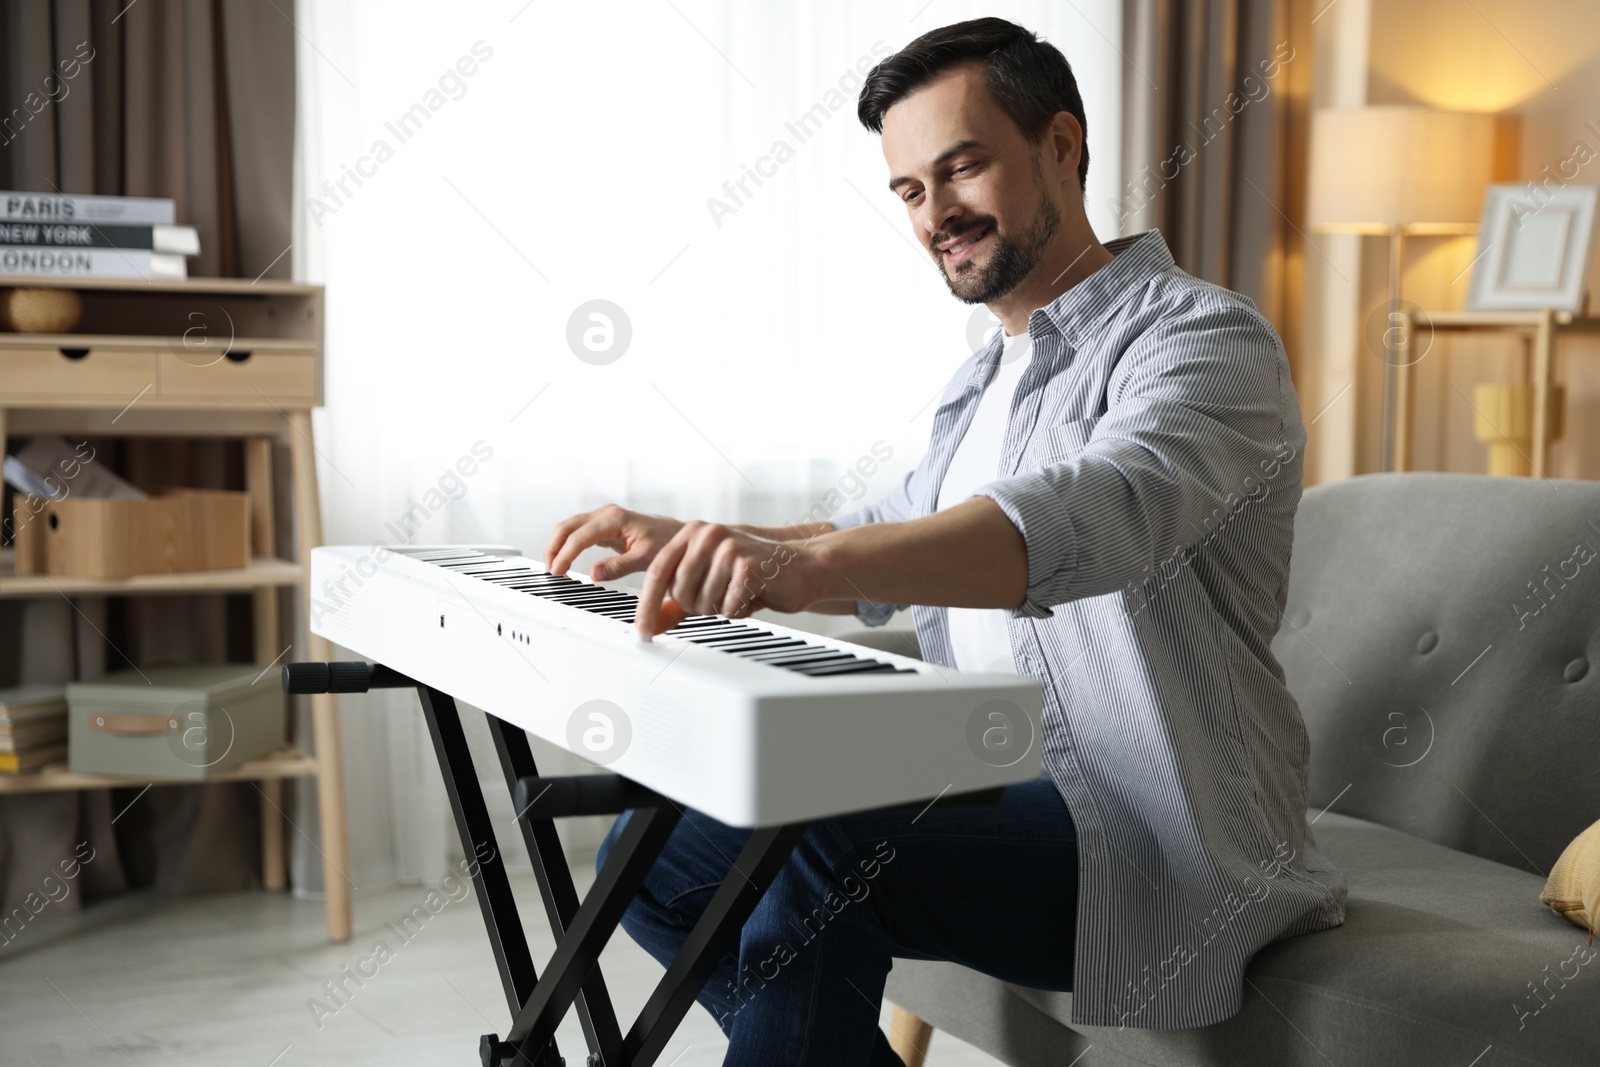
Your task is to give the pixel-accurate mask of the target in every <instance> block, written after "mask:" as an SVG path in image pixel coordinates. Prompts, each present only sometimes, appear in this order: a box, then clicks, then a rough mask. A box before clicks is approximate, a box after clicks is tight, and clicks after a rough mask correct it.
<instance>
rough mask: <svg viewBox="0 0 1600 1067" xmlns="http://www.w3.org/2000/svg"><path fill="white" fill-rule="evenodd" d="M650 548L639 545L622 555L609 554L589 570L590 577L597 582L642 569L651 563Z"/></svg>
mask: <svg viewBox="0 0 1600 1067" xmlns="http://www.w3.org/2000/svg"><path fill="white" fill-rule="evenodd" d="M650 560H651V556H650V550H649V548H648V547H646V546H643V545H641V546H639V547H637V548H635V549H633V550H632V551H631V552H624V553H622V554H621V555H620V556H608V557H607V558H605V559H603V560H601V561H600V562H599V563H596V564H595V565H594V569H593V570H591V571H590V572H589V577H590V578H592V579H594V580H595V581H597V582H604V581H609V580H611V579H612V578H621V577H622V576H623V575H625V574H632V573H633V572H634V571H642V570H644V569H645V568H646V567H648V566H649V565H650Z"/></svg>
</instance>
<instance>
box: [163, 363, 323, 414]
mask: <svg viewBox="0 0 1600 1067" xmlns="http://www.w3.org/2000/svg"><path fill="white" fill-rule="evenodd" d="M160 368H161V395H163V396H171V397H218V398H227V399H239V400H252V401H255V402H256V403H264V400H263V397H265V398H266V400H271V401H273V402H274V403H282V402H285V401H287V402H290V403H294V404H301V405H303V404H310V403H314V402H315V401H316V394H317V357H316V356H315V355H313V354H312V353H310V352H283V351H260V352H256V351H248V352H230V353H229V354H228V355H227V356H226V357H225V358H223V359H219V360H217V361H216V362H214V363H207V364H200V363H195V362H190V361H188V360H185V359H183V358H182V357H180V356H178V355H177V354H176V353H173V352H162V353H160Z"/></svg>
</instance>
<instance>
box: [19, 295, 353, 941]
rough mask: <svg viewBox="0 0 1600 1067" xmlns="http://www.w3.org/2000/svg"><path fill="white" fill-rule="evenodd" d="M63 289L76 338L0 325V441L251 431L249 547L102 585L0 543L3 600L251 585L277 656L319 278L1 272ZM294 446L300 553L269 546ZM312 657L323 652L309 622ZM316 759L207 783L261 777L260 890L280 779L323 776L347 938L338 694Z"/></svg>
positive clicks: (310, 487)
mask: <svg viewBox="0 0 1600 1067" xmlns="http://www.w3.org/2000/svg"><path fill="white" fill-rule="evenodd" d="M12 287H17V288H35V289H37V288H71V289H75V290H77V291H78V293H79V295H80V297H81V298H82V300H83V305H84V314H83V318H82V320H81V321H80V323H79V324H78V328H77V329H76V330H75V331H74V332H73V333H70V334H0V446H3V445H4V443H5V440H6V437H7V435H8V434H10V435H19V436H20V435H27V434H35V433H59V434H64V435H68V436H100V437H133V436H159V437H224V438H236V439H240V440H242V441H243V442H244V454H245V489H246V491H247V492H248V493H249V494H250V515H251V541H252V556H253V557H254V558H253V559H252V561H251V563H250V565H249V566H247V567H243V568H240V569H237V570H224V571H204V572H195V573H189V574H151V575H141V576H138V577H134V578H128V579H125V580H120V581H104V580H99V579H90V578H77V577H68V576H64V575H63V576H56V575H40V574H31V575H18V574H16V573H15V568H14V566H13V565H12V561H11V559H10V558H9V557H10V553H9V552H6V553H0V599H6V598H10V599H16V598H23V597H31V598H41V597H55V596H62V597H66V598H68V599H69V600H70V599H72V598H75V597H116V596H148V595H162V594H172V595H176V594H195V593H205V592H214V593H240V592H245V593H249V594H250V595H251V597H252V605H253V611H252V616H253V622H254V632H255V657H256V659H257V661H258V662H260V663H271V662H274V661H275V660H278V659H279V658H280V656H281V654H282V649H281V648H280V647H279V646H278V640H279V633H280V625H279V624H280V620H279V611H278V594H279V591H280V590H281V589H283V588H285V587H293V588H297V589H298V590H299V592H300V595H301V602H302V604H305V603H306V602H307V601H306V597H307V596H308V595H309V591H308V590H307V589H306V579H307V576H308V575H309V574H310V569H311V568H310V560H311V549H312V548H313V547H315V546H316V545H318V544H320V543H321V540H322V517H321V509H320V506H319V503H318V498H317V472H316V455H315V446H314V444H313V442H312V431H311V409H312V408H314V407H316V406H318V405H320V404H321V403H322V337H323V325H322V322H323V319H322V307H323V292H322V288H321V287H320V286H312V285H300V284H297V283H292V282H282V281H256V282H251V281H246V280H242V279H234V278H191V279H188V280H184V281H150V282H141V281H127V280H122V279H81V278H79V279H52V278H33V277H17V276H5V275H0V289H4V288H12ZM278 443H282V444H285V445H287V447H288V452H289V458H290V482H291V486H292V494H291V499H292V502H293V516H292V519H293V529H294V539H295V557H296V558H295V559H293V560H289V559H283V558H281V557H280V556H279V554H278V546H277V543H276V536H275V529H276V527H275V522H274V508H275V505H274V495H273V479H272V466H273V446H274V445H275V444H278ZM304 640H305V652H304V654H305V656H306V658H309V659H313V660H327V659H332V658H333V655H332V651H333V650H332V648H331V646H330V645H329V644H328V642H327V641H325V640H324V639H322V638H320V637H317V636H316V635H314V634H310V633H306V634H304ZM311 710H312V719H313V723H314V735H315V742H316V754H315V755H314V756H311V755H307V754H305V753H303V752H299V751H297V750H295V749H294V748H284V749H282V750H280V751H278V752H275V753H273V754H271V755H269V756H267V757H264V758H261V759H256V760H251V761H249V762H247V763H244V764H241V765H240V766H239V767H236V768H234V769H232V770H230V771H227V772H225V773H222V774H219V775H214V776H212V777H211V778H208V779H207V780H208V781H255V782H257V783H258V785H259V788H260V790H261V796H262V804H261V830H262V833H261V841H262V871H263V880H264V883H265V885H266V888H268V889H272V890H281V889H283V888H285V887H286V886H287V884H288V877H287V869H286V863H285V850H284V817H283V782H284V780H285V779H287V778H301V777H314V778H316V779H317V790H318V809H319V812H320V817H321V829H322V848H321V852H322V855H323V872H324V884H325V886H326V908H327V926H328V937H329V940H332V941H346V940H349V938H350V934H351V909H350V888H351V887H350V885H349V883H348V882H347V881H346V880H345V876H344V874H343V873H342V872H343V871H344V870H346V869H347V868H348V867H349V860H348V854H349V844H348V832H347V829H346V820H345V794H344V772H343V757H342V750H341V743H340V733H339V720H338V704H337V698H336V697H334V696H331V695H327V694H322V695H318V696H314V697H312V698H311ZM160 784H163V783H161V782H149V781H146V780H144V779H124V778H118V777H113V776H106V775H88V774H75V773H73V772H72V771H70V770H69V769H68V768H67V767H66V766H65V765H64V764H58V765H52V766H47V767H44V768H42V769H40V770H38V771H35V772H32V773H29V774H21V775H0V795H3V794H6V793H27V792H43V791H49V790H65V789H98V788H106V787H110V786H142V785H160Z"/></svg>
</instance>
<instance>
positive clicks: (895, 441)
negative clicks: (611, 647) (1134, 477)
mask: <svg viewBox="0 0 1600 1067" xmlns="http://www.w3.org/2000/svg"><path fill="white" fill-rule="evenodd" d="M990 14H993V15H1000V16H1002V17H1005V18H1010V19H1012V20H1013V21H1016V22H1019V23H1021V24H1023V25H1025V26H1028V27H1029V28H1031V29H1034V30H1036V31H1038V32H1039V33H1040V34H1042V35H1043V36H1044V37H1046V38H1047V39H1049V40H1050V41H1051V42H1053V43H1054V44H1055V45H1056V46H1057V47H1059V48H1060V49H1061V50H1062V51H1063V52H1064V53H1065V54H1066V56H1067V58H1068V59H1069V60H1070V61H1071V62H1072V64H1073V68H1074V71H1075V73H1076V74H1077V77H1078V80H1079V84H1080V87H1081V89H1082V91H1083V95H1084V98H1085V101H1086V106H1087V108H1088V127H1089V146H1090V154H1091V176H1090V180H1089V184H1090V189H1089V192H1090V203H1091V205H1104V204H1107V203H1108V202H1110V201H1111V200H1112V199H1113V197H1114V194H1115V193H1116V191H1117V189H1118V188H1119V185H1120V175H1119V174H1118V173H1117V159H1118V155H1119V151H1118V133H1117V131H1118V127H1119V126H1120V123H1121V116H1120V113H1119V104H1118V101H1119V98H1120V81H1119V78H1120V74H1119V68H1120V57H1119V54H1118V48H1119V45H1120V4H1119V3H1118V2H1117V0H1079V2H1078V3H1075V4H1061V3H1054V2H1044V0H1036V2H1016V3H988V4H981V5H978V4H967V3H955V2H944V0H934V2H931V3H928V2H925V0H909V2H904V3H876V4H871V5H865V4H859V3H848V2H845V0H828V2H817V3H809V4H789V3H762V4H736V3H716V2H711V0H671V2H667V0H638V2H636V3H611V4H581V5H579V4H574V5H557V4H546V3H542V2H533V3H528V2H526V0H506V2H505V3H484V4H452V5H443V4H437V3H423V2H417V0H413V2H405V3H393V2H384V3H378V2H376V0H371V2H354V3H339V4H331V3H314V2H312V0H300V2H299V3H298V5H297V8H296V24H297V29H298V32H299V35H300V40H301V48H300V50H299V60H298V63H299V89H300V97H299V123H298V130H299V158H298V161H297V171H298V186H299V190H298V196H297V205H296V212H297V214H296V220H295V222H296V239H295V243H294V246H293V255H294V257H295V264H296V268H295V274H296V276H297V277H300V278H305V279H307V280H311V281H317V282H322V283H325V284H326V285H327V287H328V297H327V323H326V329H327V354H328V359H327V395H326V402H327V406H326V408H325V409H324V410H322V411H321V412H319V413H318V416H317V419H316V431H317V434H318V438H317V442H318V450H319V454H320V457H321V461H320V468H319V475H320V478H321V485H322V496H323V516H324V525H325V539H326V540H327V541H328V542H329V543H359V544H370V543H372V542H373V541H376V540H380V539H381V540H383V541H386V542H389V543H397V542H399V541H401V540H411V541H412V542H413V543H429V542H495V543H509V544H514V545H517V546H520V547H521V548H522V549H523V550H524V551H526V552H528V553H530V554H533V555H538V554H540V553H541V552H542V551H543V547H544V542H545V539H546V537H547V536H548V533H549V530H550V527H551V525H552V524H553V523H554V522H555V521H557V520H558V519H560V518H561V517H563V516H565V515H568V514H571V513H572V512H574V511H578V510H582V509H587V508H590V507H593V506H596V505H598V504H600V503H603V502H606V501H613V500H614V501H618V502H621V503H624V504H627V505H629V506H632V507H638V508H642V509H645V510H651V511H662V512H666V513H669V514H674V515H678V516H680V517H700V518H708V519H714V520H720V521H737V522H772V523H777V522H790V521H795V520H797V519H799V518H800V517H801V516H802V515H805V514H806V513H807V512H810V511H811V510H812V509H813V508H815V507H817V506H818V505H821V506H823V507H824V509H825V513H836V512H838V511H841V510H845V509H847V508H851V507H855V506H857V504H858V503H861V502H865V501H866V500H869V499H872V498H875V497H877V496H879V495H881V494H882V493H884V492H885V491H887V490H888V489H889V488H890V487H891V486H892V485H894V484H896V483H897V481H898V480H899V478H900V476H901V474H902V473H903V472H904V471H905V470H907V469H909V467H910V466H911V465H913V464H914V463H915V462H916V460H917V458H918V456H919V455H920V453H921V451H922V449H923V448H924V446H925V444H926V441H927V435H928V430H929V426H930V423H931V419H932V404H931V403H930V401H931V400H932V399H933V398H934V397H935V396H936V395H937V393H938V391H939V390H940V389H941V388H942V387H943V385H944V384H945V383H946V381H947V380H948V378H949V375H950V372H951V371H952V369H953V368H954V366H955V365H956V364H957V363H959V362H960V361H961V360H962V359H964V358H965V357H966V356H967V354H968V353H969V352H970V350H971V348H970V342H969V338H970V337H972V336H973V329H974V327H975V326H981V320H982V319H983V318H986V315H987V313H986V312H983V310H982V309H981V308H979V309H976V310H977V316H978V317H977V318H975V316H974V309H973V308H970V307H967V306H966V305H963V304H960V303H958V302H957V301H955V300H954V299H953V298H951V296H950V295H949V293H948V292H947V290H946V289H945V286H944V284H943V282H942V281H941V280H940V279H939V278H938V276H937V273H936V268H935V266H934V265H933V263H932V262H931V260H930V258H929V256H928V255H927V254H926V253H925V252H924V251H923V250H922V248H921V247H920V246H919V245H918V244H917V243H916V242H915V241H914V240H913V238H912V237H911V235H910V232H909V226H908V224H907V221H906V217H905V214H904V212H903V210H902V209H900V208H899V206H898V204H897V202H896V201H895V199H894V198H893V196H892V195H891V194H889V193H888V192H887V191H886V190H885V189H884V183H885V180H886V178H887V171H886V168H885V165H884V161H883V157H882V154H881V151H880V148H879V144H878V140H877V138H876V137H874V136H872V135H871V134H869V133H867V132H866V131H865V130H863V129H862V128H861V126H860V125H859V124H858V123H857V121H856V118H855V102H856V95H857V93H858V92H859V90H860V85H861V81H862V78H861V73H862V72H864V71H866V70H868V69H870V67H871V65H872V64H874V63H876V62H877V61H878V60H879V59H880V58H882V56H883V55H885V54H887V53H889V52H891V51H893V50H895V49H897V48H899V47H901V46H902V45H904V44H905V43H906V42H908V41H909V40H911V39H912V38H913V37H916V36H917V35H919V34H921V33H924V32H926V31H927V30H929V29H932V28H934V27H936V26H940V25H944V24H947V23H950V22H955V21H960V20H962V19H966V18H973V17H976V16H978V15H990ZM747 168H748V170H747ZM751 174H753V175H754V177H750V176H749V175H751ZM741 179H742V185H743V188H742V189H741V188H739V186H740V184H741ZM1112 216H1113V213H1112V212H1111V211H1109V210H1107V209H1105V208H1096V209H1092V211H1091V216H1090V217H1091V220H1092V221H1094V222H1095V224H1096V225H1097V226H1098V227H1100V228H1101V229H1100V236H1101V237H1102V239H1106V238H1109V237H1112V236H1116V235H1117V234H1116V232H1115V230H1114V226H1115V222H1114V220H1113V217H1112ZM596 300H603V301H607V302H609V304H610V305H614V307H615V308H617V309H621V313H622V315H623V316H626V321H627V328H628V330H629V331H630V332H631V338H630V339H629V341H628V343H627V345H626V348H625V349H623V348H622V346H621V345H620V343H619V342H620V339H621V336H622V334H621V330H622V325H621V324H622V317H621V316H619V315H618V314H617V313H616V311H614V310H609V309H602V313H603V314H605V315H606V316H608V317H607V318H601V319H591V318H587V317H586V316H584V315H579V316H578V322H577V327H576V329H577V330H578V332H579V333H580V335H581V333H582V332H583V331H584V330H585V329H588V330H595V331H599V332H598V333H596V334H595V335H593V336H592V337H590V338H589V340H590V341H592V342H594V343H596V344H603V343H604V342H606V341H607V340H608V338H607V337H606V336H605V335H606V333H607V331H608V330H609V331H610V337H609V341H610V343H611V348H610V350H609V351H608V352H604V353H598V354H597V353H596V352H594V351H591V349H590V348H588V347H586V346H585V344H584V343H583V341H582V339H581V337H580V342H579V343H578V344H577V345H576V347H574V346H573V345H571V344H569V330H570V328H571V325H572V321H573V319H574V314H575V312H577V311H578V309H579V308H580V306H581V305H587V304H588V303H589V302H590V301H596ZM979 332H980V334H981V329H980V331H979ZM619 350H620V351H621V352H622V354H621V355H620V356H619V357H617V358H614V359H612V360H611V361H609V362H604V361H603V360H604V359H605V358H607V357H610V356H613V355H615V353H616V352H617V351H619ZM875 446H876V448H877V450H878V452H879V454H881V453H882V452H884V451H891V452H892V457H891V458H890V459H889V460H888V461H887V462H886V463H884V464H882V466H881V467H880V468H879V469H878V471H877V472H876V473H875V474H874V475H873V476H872V477H870V478H866V479H857V478H854V477H852V476H851V475H850V474H849V473H847V472H848V470H849V468H851V467H852V466H853V465H854V464H855V463H856V461H857V460H858V459H859V458H860V457H862V456H866V455H871V454H873V451H874V447H875ZM462 457H470V460H469V461H468V462H466V463H464V464H463V465H462V466H463V467H464V468H468V469H471V470H472V473H471V474H470V475H463V474H460V473H459V472H458V471H457V464H458V462H460V461H461V458H462ZM830 493H831V494H835V495H830ZM419 505H420V507H419ZM408 514H409V515H410V517H411V518H410V519H409V520H407V519H406V518H405V517H406V516H407V515H408ZM417 522H421V526H420V529H418V530H415V531H412V529H411V526H412V525H414V524H415V523H417ZM593 558H597V556H596V555H593V554H592V555H590V556H586V557H585V559H584V560H583V561H582V562H585V563H587V562H592V559H593ZM846 621H848V620H846ZM414 705H415V701H414V699H411V698H409V697H406V696H393V695H389V696H373V697H367V698H347V699H345V700H344V702H343V706H344V708H345V713H344V727H345V753H346V759H347V761H348V771H349V775H348V778H349V802H350V834H351V847H352V856H351V864H352V868H353V869H352V870H351V871H349V872H348V873H349V874H350V876H351V879H352V880H353V881H354V882H355V884H356V885H357V887H358V891H359V890H365V889H369V888H376V887H379V886H382V885H386V884H392V883H394V882H397V881H405V882H410V881H418V880H420V881H424V882H427V881H433V880H436V879H437V878H439V877H441V876H442V875H443V874H444V872H445V870H446V869H447V866H448V865H449V863H451V862H452V861H453V860H452V856H453V855H458V854H459V846H458V845H457V843H456V841H455V834H454V831H453V829H452V828H451V826H450V822H449V815H448V811H447V808H446V805H445V800H444V796H443V791H442V788H441V787H440V786H439V784H438V772H437V769H436V767H435V766H434V764H433V755H432V751H431V747H430V746H429V744H428V741H427V736H426V731H425V729H424V728H423V726H422V724H421V716H420V714H419V713H418V712H417V710H416V708H415V706H414ZM469 725H471V726H472V727H473V729H474V732H475V734H476V736H477V738H478V741H479V743H480V744H482V745H484V746H485V750H484V752H483V755H484V756H485V758H484V759H483V760H482V763H481V766H483V767H484V768H486V769H487V770H488V771H489V772H490V773H491V774H494V773H497V771H496V764H495V763H494V761H493V759H492V753H490V752H488V751H487V747H486V746H487V737H486V734H484V733H483V732H482V730H481V721H479V722H475V723H470V724H469ZM541 752H542V753H544V754H545V755H546V756H547V757H548V759H547V762H549V766H550V767H551V768H554V769H566V768H571V767H573V766H575V765H576V762H577V761H575V760H571V758H570V757H567V761H562V760H560V758H559V757H551V756H550V753H549V750H547V749H543V750H541ZM561 755H563V756H564V755H565V754H561ZM504 792H505V790H504V788H503V786H501V785H500V784H499V783H498V782H495V781H489V780H488V779H487V778H486V793H487V794H488V795H489V796H490V798H491V801H492V802H494V803H496V804H497V806H498V807H497V810H503V812H504V816H505V820H506V821H503V822H502V825H503V826H504V827H505V829H506V830H511V829H512V827H511V825H510V823H509V821H508V820H509V818H510V808H509V802H508V801H506V800H505V799H504ZM302 800H303V801H305V804H303V805H302V808H301V810H302V811H303V812H309V811H311V810H312V808H311V807H310V806H309V805H310V804H311V803H314V796H313V795H312V793H311V791H310V790H309V789H308V790H306V791H305V792H304V794H303V796H302ZM301 823H302V826H303V827H304V828H306V829H310V828H311V827H312V826H314V820H311V819H309V818H307V819H304V820H301ZM597 830H598V827H597V826H595V825H589V826H587V827H579V828H578V829H577V830H576V831H574V832H573V837H574V838H575V840H576V841H578V842H581V843H583V844H592V843H593V842H594V840H595V834H596V833H597ZM505 836H506V840H505V841H504V842H503V844H504V845H505V846H506V847H507V851H508V852H514V851H515V848H516V847H519V846H520V842H514V841H512V840H511V837H512V836H514V835H512V834H506V835H505ZM297 847H298V851H297V853H296V856H295V868H296V870H295V873H296V879H295V881H296V884H297V885H299V886H302V887H307V890H308V891H310V892H315V891H316V888H317V887H318V886H320V884H321V879H320V868H319V866H318V865H319V862H320V860H319V858H318V857H317V855H316V854H315V853H314V852H313V851H312V850H311V849H310V847H309V845H308V844H307V842H306V841H305V840H304V839H301V840H299V841H297Z"/></svg>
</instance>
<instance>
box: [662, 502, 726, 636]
mask: <svg viewBox="0 0 1600 1067" xmlns="http://www.w3.org/2000/svg"><path fill="white" fill-rule="evenodd" d="M681 532H682V533H684V534H685V535H686V543H687V546H688V548H687V551H685V553H684V555H683V558H682V559H681V560H680V561H679V562H678V567H677V573H676V574H675V575H674V576H673V579H672V585H671V586H670V587H669V588H668V590H667V591H668V592H670V593H671V594H672V595H673V597H675V598H676V599H677V601H678V603H680V604H682V605H683V606H684V607H686V608H688V609H689V610H690V611H692V612H694V613H695V614H697V615H698V614H703V613H706V612H711V611H715V610H716V604H717V602H718V601H720V600H721V599H722V598H721V597H720V596H719V597H718V598H717V600H716V601H710V602H707V601H706V600H704V599H703V598H702V597H701V595H700V587H701V585H702V584H704V582H705V579H706V572H707V571H708V570H710V569H711V560H712V556H713V555H714V553H715V552H716V546H717V542H718V541H719V540H720V539H721V538H722V537H724V536H726V534H727V527H725V526H717V525H715V524H713V523H707V522H694V523H690V524H689V525H688V526H685V527H684V528H683V530H682V531H681Z"/></svg>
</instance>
